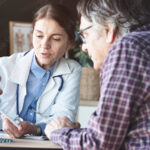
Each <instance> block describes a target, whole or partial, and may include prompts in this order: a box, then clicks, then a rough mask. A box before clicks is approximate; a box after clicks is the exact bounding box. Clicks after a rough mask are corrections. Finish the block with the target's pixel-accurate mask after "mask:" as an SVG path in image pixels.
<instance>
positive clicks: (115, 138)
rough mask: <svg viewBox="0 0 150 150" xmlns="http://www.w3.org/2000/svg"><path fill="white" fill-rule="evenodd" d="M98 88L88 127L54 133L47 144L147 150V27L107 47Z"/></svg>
mask: <svg viewBox="0 0 150 150" xmlns="http://www.w3.org/2000/svg"><path fill="white" fill-rule="evenodd" d="M100 87H101V89H100V99H99V104H98V107H97V109H96V110H95V112H94V113H93V114H92V115H91V117H90V119H89V122H88V127H87V128H84V129H82V128H81V129H72V128H63V129H60V130H55V131H53V132H52V133H51V141H53V142H54V143H56V144H58V145H60V146H62V148H64V149H65V150H82V149H83V150H131V149H132V150H150V25H145V26H142V27H141V28H138V29H137V30H135V31H133V32H131V33H129V34H127V35H125V36H123V37H121V38H120V39H118V40H117V41H116V42H115V43H114V44H113V45H112V46H111V48H110V50H109V52H108V54H107V56H106V58H105V60H104V63H103V66H102V68H101V72H100Z"/></svg>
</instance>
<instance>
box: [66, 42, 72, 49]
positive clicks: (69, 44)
mask: <svg viewBox="0 0 150 150" xmlns="http://www.w3.org/2000/svg"><path fill="white" fill-rule="evenodd" d="M72 45H73V42H72V41H68V43H67V51H68V50H70V49H71V47H72Z"/></svg>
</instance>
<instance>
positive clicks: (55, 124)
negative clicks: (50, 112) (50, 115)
mask: <svg viewBox="0 0 150 150" xmlns="http://www.w3.org/2000/svg"><path fill="white" fill-rule="evenodd" d="M65 127H71V128H80V123H78V122H75V123H73V122H71V121H70V120H69V119H68V118H67V117H58V118H55V119H53V120H52V121H51V122H49V123H48V124H47V125H46V128H45V134H46V136H47V137H48V138H49V139H50V134H51V132H53V131H54V130H58V129H61V128H65Z"/></svg>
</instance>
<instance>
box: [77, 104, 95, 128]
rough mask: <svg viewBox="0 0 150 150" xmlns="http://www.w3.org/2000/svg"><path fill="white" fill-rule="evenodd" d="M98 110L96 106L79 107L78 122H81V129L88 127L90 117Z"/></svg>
mask: <svg viewBox="0 0 150 150" xmlns="http://www.w3.org/2000/svg"><path fill="white" fill-rule="evenodd" d="M94 110H96V106H79V108H78V114H77V121H78V122H80V124H81V127H82V128H85V127H87V123H88V120H89V117H90V115H91V114H92V113H93V112H94Z"/></svg>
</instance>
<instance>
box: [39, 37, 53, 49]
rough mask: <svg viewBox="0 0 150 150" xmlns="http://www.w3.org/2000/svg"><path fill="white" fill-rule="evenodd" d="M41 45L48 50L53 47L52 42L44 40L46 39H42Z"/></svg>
mask: <svg viewBox="0 0 150 150" xmlns="http://www.w3.org/2000/svg"><path fill="white" fill-rule="evenodd" d="M41 45H42V48H44V49H48V48H50V47H51V42H50V40H48V39H46V38H44V39H42V41H41Z"/></svg>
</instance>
